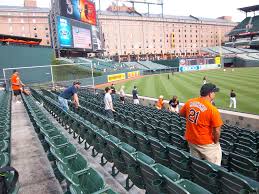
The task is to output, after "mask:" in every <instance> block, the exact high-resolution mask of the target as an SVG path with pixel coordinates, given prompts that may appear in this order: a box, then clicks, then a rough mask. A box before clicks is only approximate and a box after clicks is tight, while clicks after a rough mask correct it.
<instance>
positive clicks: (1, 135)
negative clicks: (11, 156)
mask: <svg viewBox="0 0 259 194" xmlns="http://www.w3.org/2000/svg"><path fill="white" fill-rule="evenodd" d="M9 139H10V133H9V132H7V131H5V132H3V133H0V141H4V140H9Z"/></svg>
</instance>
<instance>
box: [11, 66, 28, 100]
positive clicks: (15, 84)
mask: <svg viewBox="0 0 259 194" xmlns="http://www.w3.org/2000/svg"><path fill="white" fill-rule="evenodd" d="M11 84H12V90H13V94H14V98H15V101H16V102H17V103H20V101H19V100H18V96H19V95H20V94H21V92H22V91H23V89H22V87H23V86H25V85H24V84H23V83H22V82H21V80H20V77H19V72H18V71H16V70H14V71H13V75H12V76H11Z"/></svg>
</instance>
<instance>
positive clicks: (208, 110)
mask: <svg viewBox="0 0 259 194" xmlns="http://www.w3.org/2000/svg"><path fill="white" fill-rule="evenodd" d="M216 92H219V88H217V87H216V85H214V84H211V83H208V84H204V85H203V86H202V87H201V90H200V97H198V98H193V99H190V100H188V101H187V102H186V103H185V105H184V106H183V107H182V109H181V110H180V116H182V117H185V118H186V131H185V139H186V140H187V141H188V144H189V147H190V154H191V155H192V156H194V157H197V158H200V159H205V160H208V161H209V162H212V163H214V164H217V165H221V159H222V151H221V147H220V144H219V138H220V131H221V126H222V125H223V121H222V119H221V116H220V113H219V111H218V109H217V108H216V107H215V106H213V105H212V103H211V102H212V101H213V100H214V99H215V96H216Z"/></svg>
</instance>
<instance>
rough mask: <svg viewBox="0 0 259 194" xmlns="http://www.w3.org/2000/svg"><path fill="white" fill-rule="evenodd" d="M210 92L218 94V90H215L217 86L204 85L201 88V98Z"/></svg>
mask: <svg viewBox="0 0 259 194" xmlns="http://www.w3.org/2000/svg"><path fill="white" fill-rule="evenodd" d="M211 92H219V88H217V86H216V85H215V84H212V83H208V84H204V85H203V86H202V87H201V90H200V95H201V96H207V95H208V94H209V93H211Z"/></svg>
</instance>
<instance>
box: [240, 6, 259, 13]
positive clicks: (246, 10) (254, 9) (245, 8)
mask: <svg viewBox="0 0 259 194" xmlns="http://www.w3.org/2000/svg"><path fill="white" fill-rule="evenodd" d="M238 10H240V11H244V12H246V13H247V12H253V11H258V10H259V5H254V6H249V7H242V8H238Z"/></svg>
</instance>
